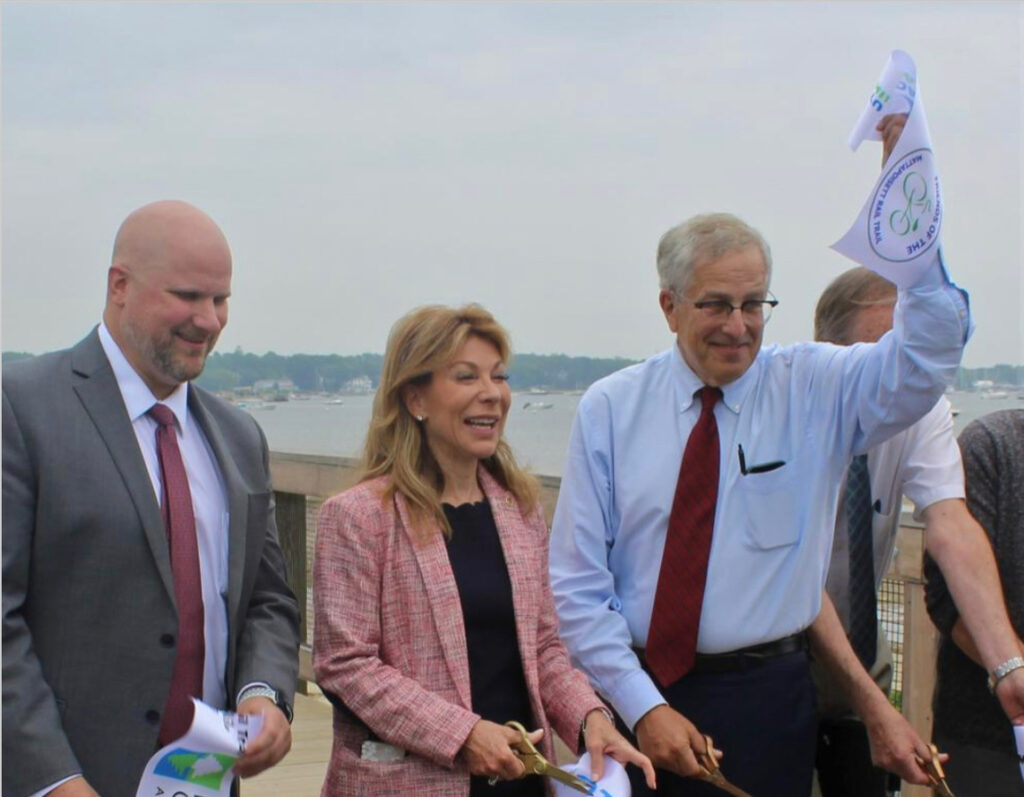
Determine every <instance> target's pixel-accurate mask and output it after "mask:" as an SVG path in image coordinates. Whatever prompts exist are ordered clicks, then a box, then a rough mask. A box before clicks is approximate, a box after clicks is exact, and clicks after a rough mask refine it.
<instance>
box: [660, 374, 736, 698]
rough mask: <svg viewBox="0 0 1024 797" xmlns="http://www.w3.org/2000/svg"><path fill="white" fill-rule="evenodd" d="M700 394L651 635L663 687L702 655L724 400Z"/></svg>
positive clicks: (717, 393)
mask: <svg viewBox="0 0 1024 797" xmlns="http://www.w3.org/2000/svg"><path fill="white" fill-rule="evenodd" d="M697 396H699V398H700V401H701V411H700V418H699V419H698V420H697V425H696V426H694V427H693V431H691V432H690V439H689V440H687V441H686V451H685V452H684V453H683V462H682V464H681V465H680V466H679V479H678V481H677V482H676V494H675V498H674V499H673V500H672V513H671V514H670V515H669V518H668V531H667V532H666V535H665V551H664V553H663V554H662V557H661V570H660V571H659V573H658V589H657V592H655V594H654V609H653V610H652V612H651V625H650V629H649V631H648V633H647V651H646V657H647V666H648V667H650V669H651V672H652V673H654V676H655V678H657V679H658V682H659V683H660V684H661V685H662V686H663V687H667V686H670V685H671V684H673V683H675V682H676V681H678V680H679V679H680V678H682V677H683V676H684V675H686V673H688V672H689V671H690V669H691V668H692V667H693V662H694V658H695V656H696V655H697V628H698V626H699V625H700V610H701V607H702V606H703V605H704V584H705V582H706V581H707V576H708V555H709V554H710V552H711V531H712V529H713V528H714V526H715V503H716V502H717V500H718V424H717V423H715V404H716V403H717V402H718V400H719V399H720V398H721V397H722V391H721V390H719V389H718V388H717V387H703V388H701V389H700V390H698V391H697Z"/></svg>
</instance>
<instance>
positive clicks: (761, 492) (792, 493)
mask: <svg viewBox="0 0 1024 797" xmlns="http://www.w3.org/2000/svg"><path fill="white" fill-rule="evenodd" d="M794 472H795V471H792V470H790V469H789V468H787V467H786V466H785V465H783V466H782V467H781V468H777V469H776V470H773V471H769V472H768V473H748V474H747V475H746V476H740V477H739V485H738V487H739V494H740V496H741V497H742V498H741V500H742V501H743V511H744V515H743V516H744V517H745V519H746V524H747V526H746V533H747V540H748V541H749V542H750V544H751V545H752V546H753V547H755V548H760V549H763V550H769V549H771V548H781V547H783V546H785V545H793V544H794V543H795V542H796V541H797V540H798V539H799V538H800V525H799V524H800V519H799V514H800V513H799V511H798V509H799V507H798V503H799V501H800V499H801V497H800V496H799V495H797V491H796V479H795V478H793V474H794Z"/></svg>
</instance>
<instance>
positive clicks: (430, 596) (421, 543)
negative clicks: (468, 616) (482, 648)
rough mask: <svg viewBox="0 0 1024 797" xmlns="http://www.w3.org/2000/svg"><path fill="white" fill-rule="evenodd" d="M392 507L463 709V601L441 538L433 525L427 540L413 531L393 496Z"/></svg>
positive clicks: (467, 702)
mask: <svg viewBox="0 0 1024 797" xmlns="http://www.w3.org/2000/svg"><path fill="white" fill-rule="evenodd" d="M395 506H396V507H397V509H398V516H399V518H400V519H401V524H402V529H403V531H404V532H405V535H406V536H407V537H408V538H409V544H410V545H411V546H412V550H413V553H414V554H415V556H416V563H417V564H418V565H419V569H420V576H421V578H422V579H423V588H424V589H425V590H426V593H427V602H428V603H429V604H430V611H431V613H432V614H433V616H434V625H435V626H436V627H437V634H438V637H439V639H440V642H441V650H442V651H443V653H444V660H445V663H446V664H447V665H448V672H449V674H450V675H451V678H452V681H453V683H454V684H455V689H456V691H457V692H458V694H459V699H460V700H461V701H462V705H463V707H464V708H470V707H471V706H472V704H473V701H472V695H471V694H470V683H469V657H468V655H467V654H466V626H465V623H464V621H463V618H462V602H461V601H460V600H459V588H458V586H457V585H456V583H455V575H454V574H453V573H452V566H451V563H450V562H449V560H448V549H447V548H446V547H445V542H444V535H443V534H442V533H441V529H440V527H439V526H437V525H436V524H433V527H432V528H431V529H430V534H429V536H428V537H427V538H426V539H422V538H421V536H420V535H417V534H416V533H415V532H414V530H413V525H412V522H411V520H410V516H409V512H408V507H407V506H406V503H405V499H404V498H402V496H401V495H396V496H395Z"/></svg>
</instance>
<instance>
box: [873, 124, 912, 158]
mask: <svg viewBox="0 0 1024 797" xmlns="http://www.w3.org/2000/svg"><path fill="white" fill-rule="evenodd" d="M906 125H907V114H905V113H891V114H889V115H887V116H883V117H882V120H881V121H880V122H879V123H878V124H877V125H875V130H877V131H878V132H879V133H881V134H882V166H885V162H886V161H887V160H889V156H890V155H892V151H893V148H894V147H895V146H896V142H897V141H899V140H900V136H901V135H903V128H904V127H906Z"/></svg>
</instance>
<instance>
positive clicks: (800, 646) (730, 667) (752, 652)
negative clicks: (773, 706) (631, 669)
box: [634, 631, 808, 675]
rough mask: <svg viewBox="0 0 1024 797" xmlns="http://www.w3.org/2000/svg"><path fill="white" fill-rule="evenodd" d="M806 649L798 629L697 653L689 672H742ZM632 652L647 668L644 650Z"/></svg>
mask: <svg viewBox="0 0 1024 797" xmlns="http://www.w3.org/2000/svg"><path fill="white" fill-rule="evenodd" d="M807 649H808V642H807V632H806V631H800V632H799V633H797V634H792V635H790V636H786V637H782V639H776V640H775V641H773V642H762V643H761V644H759V645H751V646H750V647H746V648H740V649H739V650H730V651H728V652H726V653H698V654H697V657H696V660H695V661H694V664H693V669H691V670H690V673H700V674H705V675H708V674H715V673H726V672H744V671H746V670H750V669H753V668H755V667H759V666H761V665H762V664H764V663H765V661H767V660H768V659H774V658H778V657H779V656H787V655H789V654H790V653H798V652H801V651H806V650H807ZM634 652H635V653H636V655H637V656H639V657H640V663H641V664H642V665H643V666H644V669H646V668H647V661H646V659H645V658H644V651H643V650H641V649H639V648H634Z"/></svg>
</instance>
